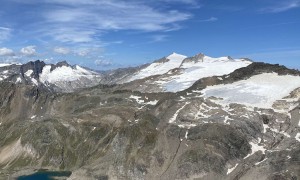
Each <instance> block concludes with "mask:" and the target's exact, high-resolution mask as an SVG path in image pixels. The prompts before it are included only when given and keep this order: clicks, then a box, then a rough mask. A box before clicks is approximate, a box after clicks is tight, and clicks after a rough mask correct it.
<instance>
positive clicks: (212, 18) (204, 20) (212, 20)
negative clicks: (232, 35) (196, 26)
mask: <svg viewBox="0 0 300 180" xmlns="http://www.w3.org/2000/svg"><path fill="white" fill-rule="evenodd" d="M217 20H218V18H216V17H210V18H208V19H202V20H198V22H214V21H217Z"/></svg>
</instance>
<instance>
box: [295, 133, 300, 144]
mask: <svg viewBox="0 0 300 180" xmlns="http://www.w3.org/2000/svg"><path fill="white" fill-rule="evenodd" d="M295 139H296V140H297V141H299V142H300V133H297V134H296V136H295Z"/></svg>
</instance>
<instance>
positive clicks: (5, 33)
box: [0, 27, 12, 42]
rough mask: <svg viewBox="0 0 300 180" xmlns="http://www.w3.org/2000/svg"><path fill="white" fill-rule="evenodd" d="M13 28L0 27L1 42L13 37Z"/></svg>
mask: <svg viewBox="0 0 300 180" xmlns="http://www.w3.org/2000/svg"><path fill="white" fill-rule="evenodd" d="M11 32H12V29H10V28H6V27H0V42H2V41H5V40H8V39H9V38H10V37H11Z"/></svg>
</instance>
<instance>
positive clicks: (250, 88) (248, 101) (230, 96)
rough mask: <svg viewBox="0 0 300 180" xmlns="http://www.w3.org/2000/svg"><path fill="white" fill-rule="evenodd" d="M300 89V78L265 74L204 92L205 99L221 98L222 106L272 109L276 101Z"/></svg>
mask: <svg viewBox="0 0 300 180" xmlns="http://www.w3.org/2000/svg"><path fill="white" fill-rule="evenodd" d="M298 87H300V76H292V75H283V76H279V75H278V74H277V73H264V74H259V75H255V76H252V77H251V78H249V79H247V80H241V81H238V82H235V83H232V84H225V85H224V84H222V85H216V86H210V87H207V88H206V89H204V90H202V93H203V94H204V95H205V97H211V96H214V97H219V98H222V100H218V101H219V102H220V103H221V104H230V103H240V104H245V105H248V106H252V107H259V108H271V107H272V105H273V103H274V102H275V101H276V100H280V99H282V98H284V97H285V96H288V95H289V93H290V92H292V91H293V90H294V89H296V88H298Z"/></svg>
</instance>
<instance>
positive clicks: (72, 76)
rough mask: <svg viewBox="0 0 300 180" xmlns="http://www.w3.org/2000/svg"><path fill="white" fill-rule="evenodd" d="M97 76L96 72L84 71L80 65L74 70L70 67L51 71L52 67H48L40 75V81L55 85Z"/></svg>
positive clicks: (61, 67)
mask: <svg viewBox="0 0 300 180" xmlns="http://www.w3.org/2000/svg"><path fill="white" fill-rule="evenodd" d="M94 75H96V73H95V72H92V71H89V70H87V69H84V68H82V67H80V66H78V65H76V66H75V67H74V68H72V67H70V66H60V67H56V68H55V69H54V70H52V71H51V65H46V66H45V67H44V68H43V71H42V73H41V74H40V81H41V82H43V83H45V82H49V83H55V82H58V81H75V80H78V79H79V78H81V77H89V76H94Z"/></svg>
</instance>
